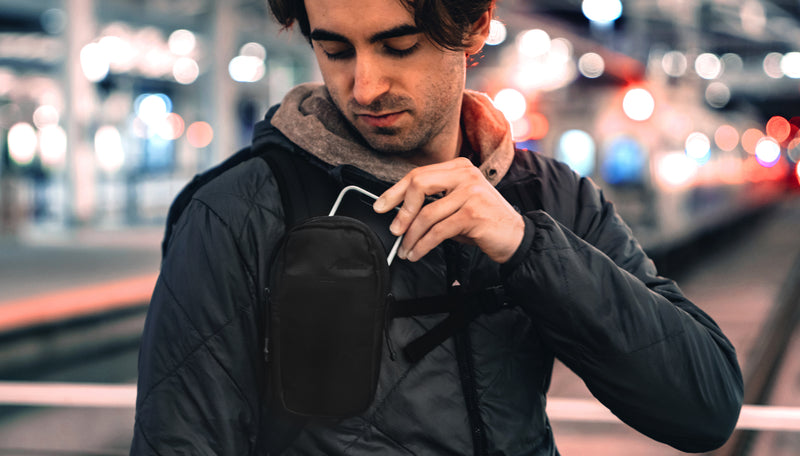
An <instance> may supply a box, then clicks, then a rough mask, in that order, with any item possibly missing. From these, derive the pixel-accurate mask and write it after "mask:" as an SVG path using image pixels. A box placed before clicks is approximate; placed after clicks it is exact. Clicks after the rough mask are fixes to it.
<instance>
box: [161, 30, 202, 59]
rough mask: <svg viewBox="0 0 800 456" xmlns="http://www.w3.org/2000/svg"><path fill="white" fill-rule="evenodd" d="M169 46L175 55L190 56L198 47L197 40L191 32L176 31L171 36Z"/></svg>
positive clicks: (168, 41)
mask: <svg viewBox="0 0 800 456" xmlns="http://www.w3.org/2000/svg"><path fill="white" fill-rule="evenodd" d="M167 45H168V46H169V50H170V52H172V53H173V54H175V55H180V56H188V55H189V54H191V53H192V52H193V51H194V49H195V46H197V38H196V37H195V35H194V33H192V32H191V31H190V30H186V29H180V30H175V31H174V32H172V33H171V34H170V35H169V39H168V40H167Z"/></svg>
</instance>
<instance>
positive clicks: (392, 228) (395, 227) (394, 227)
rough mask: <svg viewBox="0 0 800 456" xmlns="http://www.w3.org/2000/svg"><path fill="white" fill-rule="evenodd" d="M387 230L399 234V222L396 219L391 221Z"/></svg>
mask: <svg viewBox="0 0 800 456" xmlns="http://www.w3.org/2000/svg"><path fill="white" fill-rule="evenodd" d="M389 231H391V232H392V234H394V235H395V236H400V234H402V233H401V232H400V222H398V221H397V219H395V220H394V221H392V224H391V225H389Z"/></svg>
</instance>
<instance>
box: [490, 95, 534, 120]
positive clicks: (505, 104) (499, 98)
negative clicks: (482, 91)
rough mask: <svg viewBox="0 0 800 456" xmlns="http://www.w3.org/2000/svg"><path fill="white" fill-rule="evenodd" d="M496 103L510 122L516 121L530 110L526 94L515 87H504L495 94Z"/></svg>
mask: <svg viewBox="0 0 800 456" xmlns="http://www.w3.org/2000/svg"><path fill="white" fill-rule="evenodd" d="M494 105H495V106H496V107H497V109H499V110H500V112H502V113H503V115H504V116H505V117H506V119H508V121H509V122H514V121H515V120H518V119H520V118H521V117H522V116H524V115H525V112H526V111H527V110H528V102H527V101H526V100H525V95H523V94H522V93H520V92H519V91H518V90H515V89H510V88H508V89H503V90H501V91H499V92H497V95H495V96H494Z"/></svg>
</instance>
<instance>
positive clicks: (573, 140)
mask: <svg viewBox="0 0 800 456" xmlns="http://www.w3.org/2000/svg"><path fill="white" fill-rule="evenodd" d="M596 152H597V149H596V146H595V142H594V139H592V136H591V135H590V134H589V133H587V132H585V131H583V130H569V131H566V132H564V134H563V135H561V139H560V140H559V141H558V150H557V152H556V158H557V159H558V160H560V161H562V162H564V163H566V164H567V165H569V167H570V168H572V170H573V171H575V172H576V173H578V174H580V175H581V176H589V175H591V174H592V173H593V172H594V166H595V155H596Z"/></svg>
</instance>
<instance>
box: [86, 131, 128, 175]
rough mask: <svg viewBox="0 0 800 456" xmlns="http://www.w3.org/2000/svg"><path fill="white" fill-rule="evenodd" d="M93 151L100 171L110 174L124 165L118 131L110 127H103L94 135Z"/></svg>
mask: <svg viewBox="0 0 800 456" xmlns="http://www.w3.org/2000/svg"><path fill="white" fill-rule="evenodd" d="M94 151H95V156H96V157H97V163H98V165H99V166H100V169H102V170H103V171H105V172H106V173H109V174H112V173H115V172H117V171H119V170H120V169H121V168H122V165H123V164H125V152H124V151H123V148H122V137H121V135H120V133H119V130H118V129H117V128H116V127H114V126H112V125H104V126H102V127H100V128H98V129H97V132H96V133H95V135H94Z"/></svg>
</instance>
